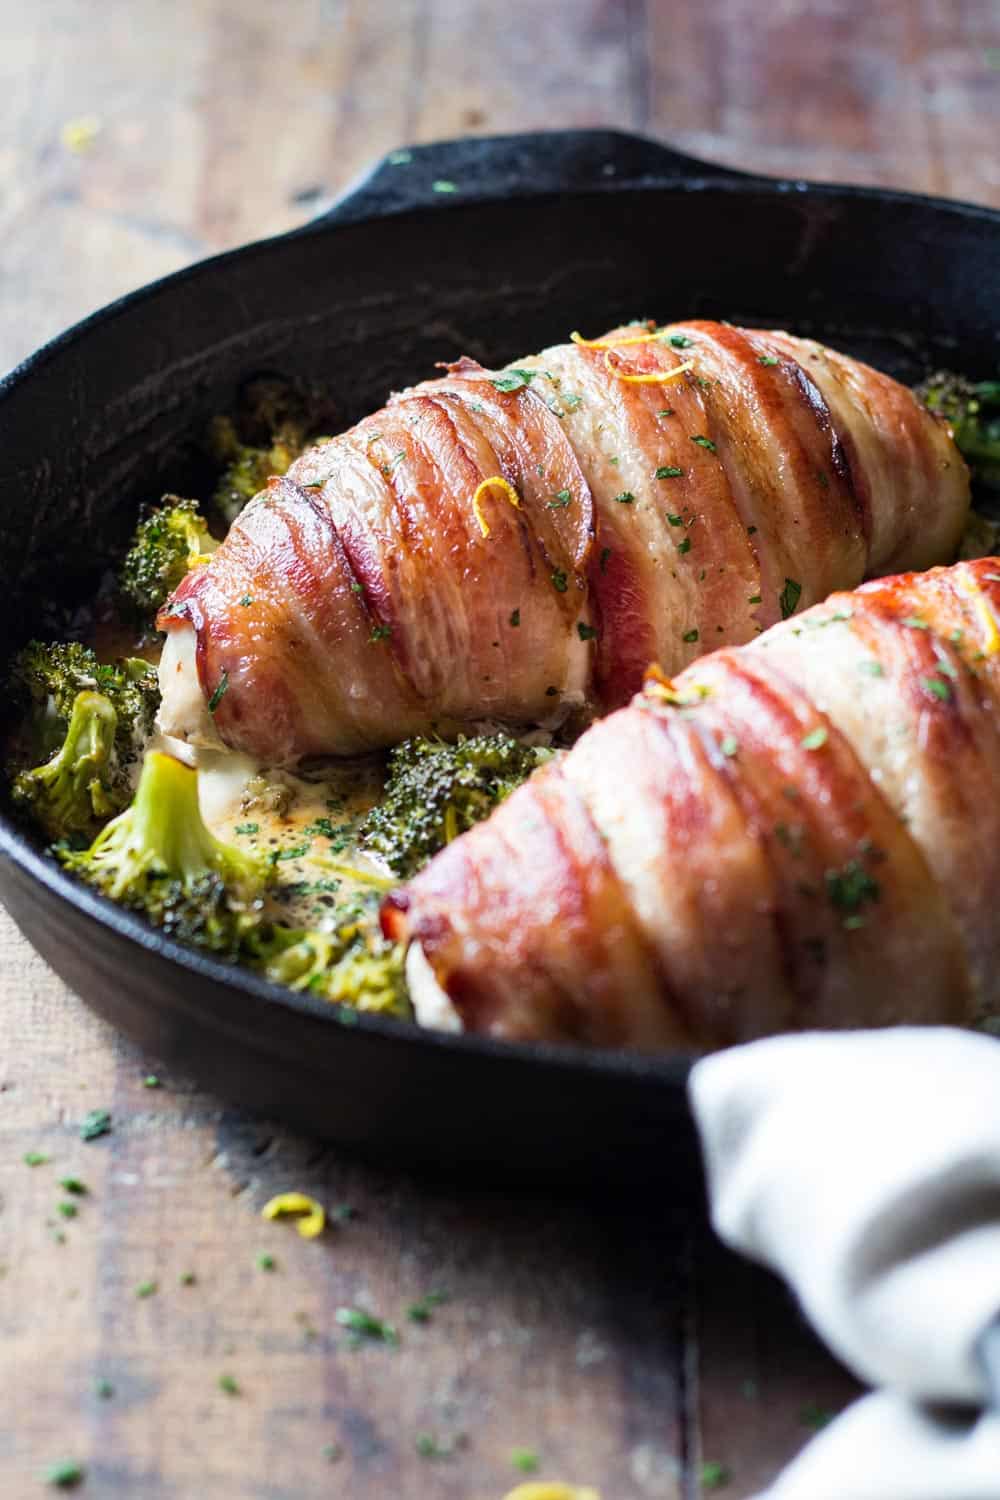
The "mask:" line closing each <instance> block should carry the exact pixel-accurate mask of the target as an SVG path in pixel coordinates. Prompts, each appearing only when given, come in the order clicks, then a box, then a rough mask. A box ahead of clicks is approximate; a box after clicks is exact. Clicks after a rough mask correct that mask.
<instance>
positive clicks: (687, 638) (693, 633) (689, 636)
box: [681, 630, 698, 646]
mask: <svg viewBox="0 0 1000 1500" xmlns="http://www.w3.org/2000/svg"><path fill="white" fill-rule="evenodd" d="M697 639H698V632H697V630H685V632H684V634H683V635H682V636H681V640H682V641H684V642H685V644H686V645H688V646H693V645H694V643H695V641H696V640H697Z"/></svg>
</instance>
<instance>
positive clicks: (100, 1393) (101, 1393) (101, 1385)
mask: <svg viewBox="0 0 1000 1500" xmlns="http://www.w3.org/2000/svg"><path fill="white" fill-rule="evenodd" d="M114 1393H115V1388H114V1386H113V1385H112V1384H111V1381H110V1380H95V1381H94V1395H95V1396H97V1397H98V1398H99V1399H100V1400H101V1401H110V1400H111V1397H112V1396H113V1395H114Z"/></svg>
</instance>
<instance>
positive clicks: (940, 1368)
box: [689, 1027, 1000, 1500]
mask: <svg viewBox="0 0 1000 1500" xmlns="http://www.w3.org/2000/svg"><path fill="white" fill-rule="evenodd" d="M689 1087H690V1097H691V1102H692V1106H693V1109H694V1113H695V1117H696V1119H697V1122H698V1127H699V1130H700V1132H701V1138H702V1145H703V1149H704V1153H705V1162H706V1169H707V1176H708V1188H709V1198H710V1204H711V1212H712V1221H713V1224H714V1226H715V1228H716V1230H717V1232H718V1233H719V1235H720V1236H721V1238H722V1239H723V1240H725V1241H726V1242H727V1243H728V1244H729V1245H731V1246H732V1247H733V1248H734V1249H737V1250H740V1251H742V1252H744V1253H745V1254H747V1255H750V1256H752V1257H753V1258H754V1259H756V1260H760V1261H763V1262H764V1263H765V1264H766V1265H768V1266H770V1267H771V1268H772V1269H773V1270H775V1271H777V1272H779V1274H781V1275H782V1276H784V1278H785V1279H786V1281H788V1282H789V1283H790V1285H791V1286H792V1287H793V1288H794V1290H795V1292H796V1293H797V1294H798V1297H799V1299H800V1301H801V1303H802V1307H803V1309H804V1311H805V1313H806V1315H807V1316H808V1317H809V1319H810V1320H811V1322H812V1323H813V1325H814V1326H815V1328H816V1329H817V1330H818V1332H819V1333H820V1334H821V1335H822V1337H823V1338H824V1339H825V1340H826V1342H827V1343H828V1344H829V1346H830V1348H831V1349H832V1350H833V1351H834V1352H835V1353H836V1354H837V1355H838V1356H839V1358H840V1359H841V1360H843V1362H844V1363H845V1364H846V1365H847V1366H848V1367H849V1368H850V1369H851V1370H852V1371H853V1372H854V1373H855V1374H856V1375H857V1376H858V1377H859V1378H860V1379H862V1380H864V1381H866V1382H867V1383H869V1384H871V1385H874V1386H878V1387H884V1388H885V1389H883V1390H882V1391H880V1392H879V1393H877V1394H875V1395H873V1396H869V1397H866V1398H864V1399H863V1400H861V1401H860V1402H858V1403H856V1404H855V1405H854V1406H852V1407H851V1408H850V1409H849V1410H848V1411H847V1412H846V1413H844V1415H842V1416H841V1417H840V1418H839V1419H838V1420H837V1421H836V1422H834V1423H833V1424H832V1425H831V1426H830V1427H829V1428H827V1429H826V1430H825V1431H824V1432H823V1433H821V1434H820V1435H819V1436H818V1437H817V1438H816V1439H814V1440H813V1442H811V1443H810V1444H809V1446H808V1447H807V1448H806V1449H805V1451H804V1452H803V1453H802V1454H800V1456H799V1457H798V1458H797V1459H796V1460H795V1461H794V1462H793V1463H792V1464H791V1465H790V1467H789V1468H788V1469H786V1470H785V1472H784V1474H782V1475H781V1476H780V1477H779V1479H778V1480H777V1482H776V1484H775V1485H774V1486H773V1487H772V1489H771V1490H770V1491H769V1492H768V1494H767V1497H766V1500H868V1497H871V1500H876V1497H877V1500H987V1497H988V1500H1000V1417H998V1416H996V1415H992V1416H982V1415H981V1412H980V1411H979V1408H982V1407H983V1406H984V1405H985V1404H986V1402H987V1400H988V1384H987V1380H986V1373H985V1369H984V1366H983V1364H982V1361H981V1356H980V1352H979V1345H980V1340H981V1338H982V1335H983V1333H984V1331H985V1330H986V1329H987V1328H988V1327H989V1326H990V1325H991V1324H992V1323H994V1322H995V1321H996V1320H997V1319H998V1318H1000V1042H997V1041H996V1040H994V1039H993V1038H991V1037H986V1036H975V1035H972V1034H970V1033H966V1032H960V1031H954V1030H946V1029H943V1028H942V1029H937V1028H933V1029H932V1028H912V1027H900V1028H894V1029H891V1030H886V1031H875V1032H847V1033H839V1034H822V1035H819V1034H808V1035H802V1036H788V1037H776V1038H774V1039H773V1040H769V1041H764V1042H755V1043H753V1044H752V1045H750V1046H746V1047H736V1048H733V1049H731V1050H730V1051H728V1052H721V1053H717V1054H715V1055H713V1056H712V1057H709V1058H706V1059H705V1060H704V1061H702V1062H700V1063H698V1064H697V1065H696V1067H695V1068H694V1070H693V1072H692V1075H691V1081H690V1085H689ZM930 1403H945V1404H949V1403H950V1404H952V1406H954V1405H955V1404H960V1405H963V1406H965V1407H966V1413H965V1416H964V1417H963V1418H962V1419H961V1420H959V1419H957V1418H956V1417H955V1416H954V1414H953V1413H952V1415H947V1416H946V1415H943V1414H941V1413H940V1412H937V1411H935V1410H933V1409H932V1408H931V1407H930V1405H929V1404H930ZM969 1408H971V1409H972V1410H971V1412H970V1411H969ZM762 1500H765V1497H762Z"/></svg>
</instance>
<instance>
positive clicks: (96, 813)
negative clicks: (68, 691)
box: [12, 691, 121, 839]
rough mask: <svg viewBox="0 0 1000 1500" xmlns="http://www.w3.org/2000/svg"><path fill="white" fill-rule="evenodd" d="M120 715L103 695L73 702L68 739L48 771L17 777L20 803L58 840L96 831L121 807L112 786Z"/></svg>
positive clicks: (16, 792)
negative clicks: (98, 825)
mask: <svg viewBox="0 0 1000 1500" xmlns="http://www.w3.org/2000/svg"><path fill="white" fill-rule="evenodd" d="M117 729H118V715H117V713H116V712H115V709H114V705H113V704H112V703H111V701H110V699H108V698H106V697H105V696H104V695H103V693H93V692H89V691H84V692H82V693H78V694H77V695H76V697H75V699H74V700H73V707H72V710H71V712H70V719H69V724H68V725H67V728H66V737H65V739H64V740H63V743H62V745H61V746H60V748H59V749H58V750H57V751H56V753H55V755H53V756H52V758H51V760H48V761H46V763H45V764H44V765H43V766H38V767H37V768H36V769H35V770H32V771H22V772H21V773H20V775H18V776H17V777H15V779H14V784H13V787H12V796H13V800H14V802H15V804H16V805H17V806H20V807H22V808H24V809H25V810H27V811H29V812H30V813H31V815H32V817H33V818H34V819H35V821H36V822H37V823H38V824H39V825H40V826H41V828H42V829H43V830H44V831H45V832H46V833H47V834H48V835H49V837H50V838H53V839H65V838H72V837H73V836H75V835H78V834H82V833H88V832H93V829H94V827H95V825H96V824H98V823H100V822H103V821H104V820H105V819H106V818H109V817H110V816H111V814H112V813H114V812H116V811H117V809H118V808H119V807H120V806H121V802H120V801H118V800H116V799H115V797H114V794H113V791H112V786H111V774H110V773H111V771H112V766H113V757H114V750H115V735H116V732H117Z"/></svg>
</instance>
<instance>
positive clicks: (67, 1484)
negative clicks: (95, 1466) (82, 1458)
mask: <svg viewBox="0 0 1000 1500" xmlns="http://www.w3.org/2000/svg"><path fill="white" fill-rule="evenodd" d="M85 1475H86V1470H85V1469H84V1467H83V1464H78V1463H77V1462H76V1460H75V1459H72V1458H65V1459H63V1460H62V1461H61V1462H60V1463H57V1464H51V1465H50V1466H49V1467H48V1468H47V1469H46V1471H45V1483H46V1484H51V1485H54V1486H55V1488H56V1489H57V1490H71V1489H74V1488H75V1487H76V1485H78V1484H82V1483H83V1480H84V1477H85Z"/></svg>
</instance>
